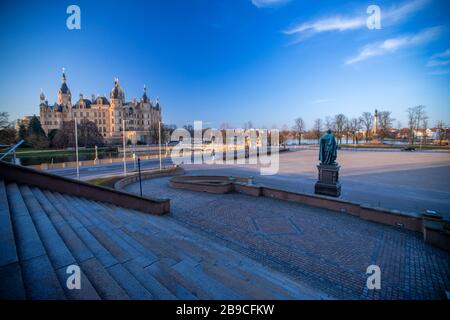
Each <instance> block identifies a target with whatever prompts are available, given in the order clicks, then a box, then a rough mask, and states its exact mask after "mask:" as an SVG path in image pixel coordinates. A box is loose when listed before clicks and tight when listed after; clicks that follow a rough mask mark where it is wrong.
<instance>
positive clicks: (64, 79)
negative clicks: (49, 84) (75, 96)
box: [59, 69, 70, 94]
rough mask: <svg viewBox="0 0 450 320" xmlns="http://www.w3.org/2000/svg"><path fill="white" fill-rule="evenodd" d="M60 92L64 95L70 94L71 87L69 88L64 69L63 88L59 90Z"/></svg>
mask: <svg viewBox="0 0 450 320" xmlns="http://www.w3.org/2000/svg"><path fill="white" fill-rule="evenodd" d="M59 92H61V93H63V94H70V90H69V87H68V86H67V83H66V73H65V71H64V69H63V74H62V83H61V88H60V89H59Z"/></svg>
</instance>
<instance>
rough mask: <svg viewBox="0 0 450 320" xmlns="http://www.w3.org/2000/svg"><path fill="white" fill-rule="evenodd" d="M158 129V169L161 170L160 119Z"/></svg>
mask: <svg viewBox="0 0 450 320" xmlns="http://www.w3.org/2000/svg"><path fill="white" fill-rule="evenodd" d="M158 130H159V135H158V136H159V170H160V171H161V170H162V160H161V121H158Z"/></svg>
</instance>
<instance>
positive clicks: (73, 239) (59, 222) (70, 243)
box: [31, 188, 100, 300]
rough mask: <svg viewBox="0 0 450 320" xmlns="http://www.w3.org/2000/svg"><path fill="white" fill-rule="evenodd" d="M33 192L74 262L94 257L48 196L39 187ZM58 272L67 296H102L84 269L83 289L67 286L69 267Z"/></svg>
mask: <svg viewBox="0 0 450 320" xmlns="http://www.w3.org/2000/svg"><path fill="white" fill-rule="evenodd" d="M31 192H32V193H33V195H34V196H35V198H36V200H37V201H38V202H39V205H40V206H41V208H42V209H43V210H44V212H45V213H46V214H47V217H48V219H49V220H50V221H51V223H52V224H53V226H54V228H55V229H56V231H57V232H58V234H59V235H60V237H61V239H62V240H63V241H64V243H65V244H66V245H67V248H68V250H69V251H70V253H71V254H73V257H74V259H75V263H74V264H76V265H78V266H79V265H80V262H82V261H85V260H87V259H90V258H93V257H94V255H93V254H92V253H91V252H90V251H89V249H88V248H87V247H86V246H85V244H84V243H83V241H81V239H80V238H79V237H78V236H77V235H76V234H75V232H74V231H73V230H72V228H71V227H70V226H69V225H68V224H67V222H66V221H64V219H63V218H62V217H61V215H59V213H58V212H57V210H56V209H55V208H54V207H53V205H52V204H51V203H50V201H49V200H48V199H47V197H46V196H44V194H43V193H42V191H41V190H40V189H38V188H32V189H31ZM55 222H56V223H55ZM56 274H57V276H58V278H59V280H60V282H61V285H62V287H63V289H64V291H65V294H66V296H67V298H69V299H76V300H98V299H100V296H99V295H98V293H97V291H96V290H95V289H94V287H93V286H92V284H91V282H90V281H89V279H88V278H87V276H86V275H85V274H84V273H83V270H81V289H72V290H70V289H69V288H68V287H67V285H66V282H67V279H68V276H69V274H67V268H65V267H62V268H60V269H58V270H56Z"/></svg>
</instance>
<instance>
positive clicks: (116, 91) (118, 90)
mask: <svg viewBox="0 0 450 320" xmlns="http://www.w3.org/2000/svg"><path fill="white" fill-rule="evenodd" d="M111 99H121V100H123V99H125V94H124V92H123V89H122V87H120V85H119V79H117V78H116V79H115V80H114V87H113V88H112V90H111Z"/></svg>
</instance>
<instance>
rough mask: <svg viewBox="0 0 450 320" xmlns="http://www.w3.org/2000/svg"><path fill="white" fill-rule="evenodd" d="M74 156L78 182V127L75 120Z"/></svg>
mask: <svg viewBox="0 0 450 320" xmlns="http://www.w3.org/2000/svg"><path fill="white" fill-rule="evenodd" d="M75 154H76V159H77V179H78V181H80V165H79V162H78V126H77V118H75Z"/></svg>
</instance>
